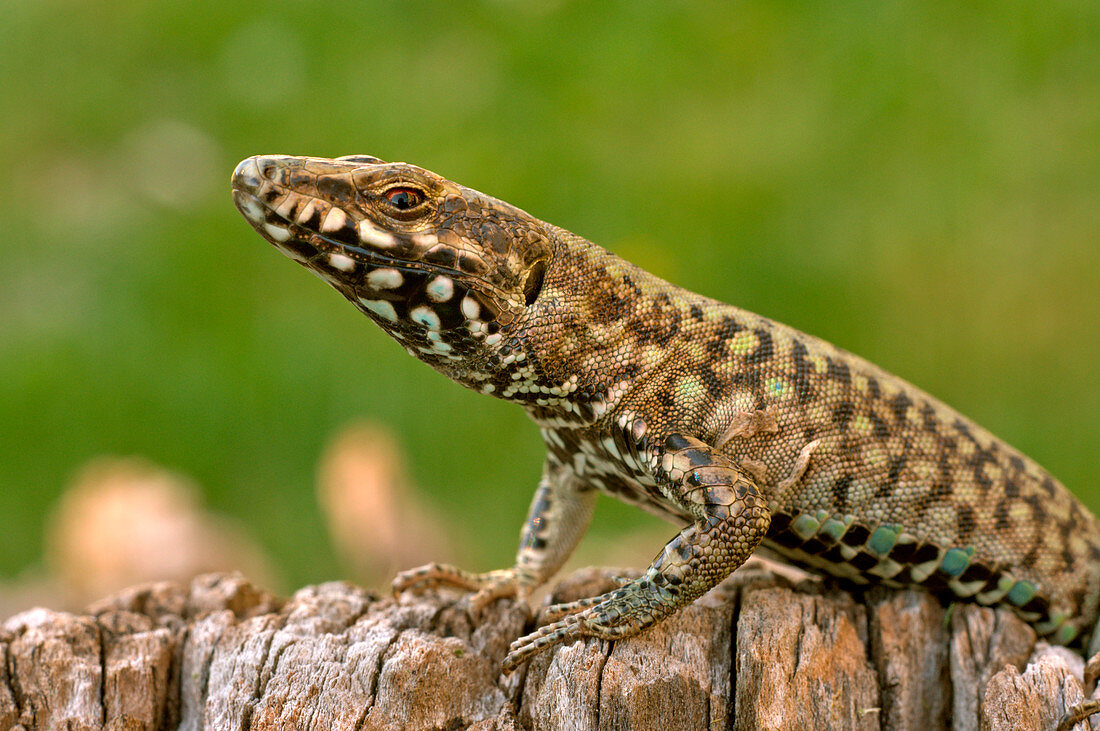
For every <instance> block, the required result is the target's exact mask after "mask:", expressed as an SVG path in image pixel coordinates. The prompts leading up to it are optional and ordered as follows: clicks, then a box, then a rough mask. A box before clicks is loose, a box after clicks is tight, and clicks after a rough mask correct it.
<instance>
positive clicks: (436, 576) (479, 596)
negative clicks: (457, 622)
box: [393, 563, 529, 618]
mask: <svg viewBox="0 0 1100 731" xmlns="http://www.w3.org/2000/svg"><path fill="white" fill-rule="evenodd" d="M432 586H453V587H456V588H459V589H464V590H466V591H472V592H474V594H473V596H471V597H470V599H469V604H468V611H469V613H470V616H471V617H474V618H477V617H480V616H481V615H482V613H483V612H484V610H485V607H487V606H489V604H491V603H492V602H494V601H496V600H497V599H504V598H507V597H518V598H520V599H523V598H525V597H526V595H527V592H528V591H529V583H528V582H527V581H526V580H525V576H524V575H523V574H522V573H521V572H520V571H519V569H516V568H510V569H499V570H497V571H488V572H486V573H484V574H475V573H472V572H470V571H464V570H463V569H460V568H457V567H455V566H450V565H448V564H439V563H430V564H426V565H424V566H420V567H418V568H415V569H409V570H408V571H402V572H400V573H399V574H397V576H395V577H394V579H393V594H394V596H398V595H399V594H401V593H403V592H405V591H408V590H409V589H413V588H419V587H432Z"/></svg>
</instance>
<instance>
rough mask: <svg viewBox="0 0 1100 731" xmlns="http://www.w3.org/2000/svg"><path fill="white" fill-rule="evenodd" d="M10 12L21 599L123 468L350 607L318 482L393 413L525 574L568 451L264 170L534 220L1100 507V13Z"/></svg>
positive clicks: (3, 124) (3, 272) (4, 455)
mask: <svg viewBox="0 0 1100 731" xmlns="http://www.w3.org/2000/svg"><path fill="white" fill-rule="evenodd" d="M0 9H2V11H3V12H2V15H3V18H4V23H3V25H2V27H0V109H2V113H0V159H2V160H3V161H4V162H3V168H4V175H2V176H0V225H2V227H3V235H2V236H0V577H4V576H7V577H11V576H15V575H18V574H20V573H21V572H25V571H26V570H28V567H34V566H36V565H38V564H39V563H40V561H41V542H42V524H43V519H44V516H45V515H46V514H47V512H48V510H49V509H50V506H51V505H52V504H53V503H54V502H55V501H56V499H57V497H58V495H59V494H60V492H61V491H62V489H63V487H64V486H65V484H66V482H67V481H68V480H70V479H71V478H72V475H73V474H74V472H75V471H76V470H77V469H78V468H79V467H80V465H81V464H83V463H84V462H85V461H87V460H88V459H90V458H92V457H95V456H98V455H104V454H117V455H129V454H139V455H144V456H146V457H148V458H150V459H152V460H154V461H156V462H158V463H160V464H163V465H165V466H167V467H169V468H170V469H173V470H177V471H179V472H182V473H185V474H188V475H191V476H192V477H194V478H195V479H196V480H197V481H198V482H199V483H200V484H201V485H202V486H203V489H204V491H205V492H204V497H205V499H206V501H207V503H208V504H209V505H210V506H211V507H213V508H214V509H215V510H217V511H220V512H223V513H227V514H230V515H232V516H234V517H236V518H237V519H239V520H240V521H242V522H244V523H245V524H246V525H247V527H248V530H249V531H250V533H251V535H252V536H253V537H254V538H256V539H257V540H259V541H260V542H261V543H262V544H263V545H264V547H265V548H266V549H267V550H268V551H269V552H270V553H271V554H272V555H273V556H274V558H275V560H276V563H277V564H278V566H279V569H280V571H281V572H282V574H283V580H284V581H285V582H286V585H287V586H288V587H296V586H298V585H300V584H303V583H305V582H315V581H319V580H323V579H329V578H334V577H339V576H341V569H340V567H339V565H338V562H337V561H336V559H335V557H334V555H333V552H332V549H331V548H330V547H329V545H328V539H327V538H326V536H325V532H324V528H323V526H322V521H321V518H320V513H319V511H318V508H317V506H316V503H315V498H314V493H313V482H314V474H315V469H316V467H315V465H316V462H317V459H318V456H319V453H320V452H321V450H322V448H323V445H324V444H325V442H326V440H327V439H329V438H330V436H331V435H332V433H333V432H334V431H335V430H336V429H337V428H339V427H340V426H341V425H343V424H345V423H347V422H348V421H350V420H353V419H355V418H357V417H361V416H366V417H371V418H373V419H375V420H377V421H381V422H384V423H386V424H388V425H390V426H391V427H392V428H393V429H394V430H395V431H396V433H397V434H398V436H399V438H400V439H401V440H402V442H403V444H404V445H405V447H406V448H407V450H408V462H409V463H410V464H411V465H412V470H413V473H414V478H415V481H416V483H417V484H418V485H420V486H421V487H422V488H423V490H424V491H425V493H426V494H427V495H428V497H429V498H430V499H431V501H432V502H434V503H435V504H436V505H437V506H439V508H440V510H441V511H442V512H443V514H445V515H446V516H447V518H448V520H450V521H452V522H453V524H454V525H455V527H456V531H457V532H458V533H459V535H461V536H464V537H465V540H469V541H471V542H472V543H471V546H470V549H471V550H470V551H469V553H470V554H471V555H473V556H475V557H476V560H475V563H477V564H478V566H477V567H478V568H488V567H494V566H501V565H505V564H507V563H508V562H509V561H510V560H511V556H512V554H513V550H514V545H515V539H516V535H517V531H518V527H519V524H520V521H521V520H522V516H523V514H524V512H525V510H526V507H527V504H528V501H529V499H530V495H531V492H532V489H533V486H534V484H535V481H536V479H537V476H538V474H539V471H540V465H541V456H540V455H541V452H542V449H541V447H540V443H539V439H538V435H537V432H536V430H535V428H534V427H533V426H532V425H531V424H529V423H528V422H527V419H526V417H525V416H524V414H523V413H522V412H521V411H520V410H519V409H517V408H515V407H512V406H509V405H507V404H503V403H500V402H497V401H494V400H492V399H489V398H485V397H482V396H479V395H476V394H474V393H472V392H466V391H463V390H461V389H460V388H458V387H456V386H454V385H453V384H451V383H449V382H447V381H446V380H445V379H443V378H442V377H441V376H439V375H437V374H435V373H434V372H432V371H431V370H430V369H428V368H427V367H425V366H423V365H420V364H417V363H414V362H412V361H411V360H410V359H409V358H408V356H407V355H406V354H405V353H404V351H403V350H402V349H401V348H399V347H397V346H396V345H395V344H394V343H392V342H390V341H389V340H388V339H387V338H386V337H385V336H383V335H382V333H381V332H380V331H378V330H377V329H375V328H373V327H372V326H371V325H370V323H369V322H368V321H367V320H366V319H365V318H364V317H363V316H362V315H360V314H358V313H357V312H355V311H354V310H353V309H352V308H351V307H349V306H348V305H347V304H346V303H345V302H344V301H343V300H342V299H341V298H340V297H339V296H338V295H337V294H336V293H334V292H333V291H331V290H330V289H329V288H327V287H325V286H323V285H322V284H320V283H319V282H318V281H317V280H316V279H314V278H313V277H310V276H308V275H306V273H305V272H304V271H302V270H301V269H300V268H299V267H297V266H295V265H293V264H292V263H291V262H289V261H288V260H287V259H285V258H284V257H282V256H281V255H279V254H278V253H277V252H276V251H274V250H273V249H272V248H271V247H270V246H268V245H266V244H265V243H264V242H263V241H262V240H260V239H259V237H257V236H256V235H255V234H254V233H253V232H252V231H251V230H250V229H249V227H248V226H247V225H246V224H245V222H244V220H243V219H242V218H241V217H240V216H239V215H238V214H237V212H236V211H235V209H234V208H233V205H232V202H231V199H230V195H229V185H228V182H229V174H230V171H232V169H233V167H234V165H235V164H236V163H237V161H239V160H240V159H242V158H244V157H246V156H248V155H252V154H256V153H290V154H302V155H321V156H337V155H343V154H350V153H369V154H374V155H378V156H380V157H383V158H385V159H391V160H408V161H410V162H416V163H418V164H421V165H423V166H425V167H428V168H430V169H432V170H436V171H438V172H440V173H442V174H444V175H446V176H448V177H451V178H453V179H455V180H458V181H460V182H462V183H465V184H467V185H470V186H472V187H475V188H478V189H481V190H484V191H486V192H488V193H491V194H493V195H496V196H498V197H501V198H504V199H506V200H508V201H511V202H513V203H515V204H517V205H519V206H521V207H523V208H526V209H527V210H529V211H531V212H532V213H533V214H535V215H537V216H539V217H541V218H544V219H547V220H549V221H552V222H554V223H556V224H559V225H561V226H564V227H566V228H569V229H572V230H574V231H576V232H578V233H580V234H582V235H584V236H586V237H588V238H590V239H592V240H594V241H596V242H597V243H600V244H602V245H604V246H606V247H608V248H610V249H612V250H614V251H616V252H618V253H620V254H622V255H624V256H625V257H627V258H629V259H632V260H633V261H635V262H636V263H638V264H640V265H642V266H644V267H646V268H648V269H650V270H651V271H653V272H655V273H657V274H659V275H660V276H663V277H665V278H667V279H671V280H673V281H675V282H677V283H679V284H682V285H685V286H687V287H689V288H691V289H695V290H698V291H701V292H703V293H706V294H708V295H711V296H714V297H717V298H720V299H723V300H726V301H729V302H732V303H735V304H738V305H741V306H743V307H747V308H749V309H752V310H755V311H758V312H761V313H763V314H766V315H769V316H771V317H774V318H776V319H779V320H782V321H785V322H788V323H790V324H793V325H795V326H796V327H799V328H801V329H803V330H806V331H809V332H812V333H814V334H817V335H820V336H823V337H825V338H826V339H828V340H831V341H833V342H836V343H837V344H839V345H841V346H843V347H846V348H848V349H850V350H854V351H856V352H857V353H860V354H861V355H864V356H866V357H868V358H870V359H871V360H873V361H875V362H878V363H880V364H881V365H883V366H885V367H886V368H888V369H889V370H892V371H894V372H897V373H899V374H900V375H902V376H904V377H906V378H908V379H910V380H912V381H913V382H915V383H917V384H918V385H920V386H922V387H924V388H926V389H927V390H929V391H931V392H933V393H935V394H937V395H939V396H940V397H942V398H943V399H944V400H946V401H947V402H948V403H950V404H952V405H954V406H956V407H957V408H959V409H960V410H961V411H963V412H964V413H966V414H968V415H971V416H972V417H974V418H975V419H976V420H977V421H979V422H980V423H982V424H984V425H986V426H987V427H988V428H990V429H991V430H992V431H994V432H995V433H997V434H999V435H1001V436H1003V437H1004V438H1006V439H1007V440H1009V441H1010V442H1012V443H1013V444H1015V445H1017V446H1018V447H1020V448H1021V449H1023V450H1024V451H1025V452H1027V453H1029V454H1031V455H1033V456H1034V457H1035V458H1036V459H1038V460H1039V461H1040V462H1041V463H1043V464H1044V465H1046V466H1047V467H1048V468H1049V469H1051V470H1052V471H1053V472H1054V473H1055V474H1057V475H1058V476H1060V477H1061V479H1062V480H1063V481H1064V482H1065V483H1066V484H1067V485H1069V486H1070V488H1071V489H1073V490H1074V491H1075V492H1076V493H1077V494H1078V495H1080V496H1081V497H1082V498H1083V499H1084V500H1085V501H1086V502H1087V503H1088V504H1089V505H1090V506H1091V507H1092V508H1093V509H1094V510H1097V509H1100V464H1098V462H1097V459H1096V456H1095V455H1096V453H1097V446H1098V445H1100V379H1098V378H1097V375H1096V363H1097V362H1098V360H1100V338H1098V322H1100V296H1098V294H1097V293H1098V291H1100V4H1098V3H1097V2H1096V1H1095V0H1080V1H1078V2H1059V1H1057V0H1055V1H1053V2H1052V1H1051V0H1034V1H1031V0H1027V1H1017V0H998V2H973V3H954V2H952V3H942V2H908V3H902V2H891V1H886V2H882V1H879V0H876V1H875V2H846V1H841V2H836V1H834V0H829V1H828V2H816V3H787V2H762V3H757V2H739V3H698V4H695V3H687V2H639V1H638V0H634V1H633V2H608V3H596V2H565V1H560V2H534V1H531V2H520V1H519V0H496V1H495V2H488V1H486V2H447V3H423V2H413V3H391V2H384V3H342V2H332V0H326V1H324V2H312V1H310V2H306V1H302V0H297V1H295V2H279V1H277V0H266V1H265V2H262V3H259V2H241V3H231V2H224V0H221V1H219V2H208V1H199V2H188V3H164V2H109V3H86V2H71V1H62V0H56V1H49V0H46V1H43V2H18V1H17V2H10V1H9V2H3V3H0ZM644 519H645V518H644V517H643V516H641V515H640V514H638V513H636V512H634V511H632V510H630V509H625V508H620V507H614V506H612V505H611V503H610V502H609V501H605V502H604V503H602V504H601V508H600V509H599V511H598V516H597V521H596V524H595V526H594V529H593V530H594V532H595V533H596V534H597V538H598V536H600V535H602V536H604V537H605V539H607V538H609V537H612V536H614V535H618V534H619V533H620V532H622V531H629V530H631V529H632V528H636V527H637V526H639V525H641V521H642V520H644ZM670 532H671V529H670ZM657 548H658V546H656V545H654V546H653V550H654V552H655V551H656V550H657ZM440 558H446V557H440Z"/></svg>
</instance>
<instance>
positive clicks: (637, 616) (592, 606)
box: [502, 580, 668, 673]
mask: <svg viewBox="0 0 1100 731" xmlns="http://www.w3.org/2000/svg"><path fill="white" fill-rule="evenodd" d="M653 599H654V597H651V596H647V595H646V593H645V589H643V588H641V586H640V584H639V583H638V582H637V581H636V580H635V581H632V582H631V583H630V584H627V585H624V586H623V587H621V588H619V589H616V590H614V591H611V592H608V593H607V594H601V595H600V596H596V597H591V598H588V599H580V600H578V601H575V602H568V603H566V604H556V605H554V606H552V607H549V608H548V609H546V613H545V615H544V616H545V617H547V618H550V619H553V618H554V617H560V616H562V615H567V616H565V618H564V619H559V620H558V621H556V622H553V623H551V624H548V625H545V626H543V627H540V628H539V629H537V630H535V631H534V632H532V633H531V634H529V635H526V636H524V637H520V638H519V639H518V640H516V641H515V642H513V643H512V645H511V646H510V647H509V648H508V656H507V657H506V658H504V664H503V668H502V669H503V670H504V672H506V673H510V672H512V671H513V670H515V669H516V668H517V667H518V666H519V665H520V663H522V662H523V661H525V660H527V659H528V658H529V657H531V656H532V655H535V654H537V653H539V652H542V651H543V650H546V649H548V648H550V647H553V646H554V645H557V644H560V643H563V642H568V641H570V640H576V639H580V638H582V637H597V638H599V639H602V640H616V639H621V638H623V637H630V636H632V635H635V634H637V633H639V632H641V631H642V630H643V629H645V628H647V627H649V626H650V625H652V624H654V623H655V622H656V621H657V620H659V619H661V618H663V617H664V616H665V615H666V614H667V613H668V612H667V611H662V610H661V609H660V608H659V607H658V606H654V602H653Z"/></svg>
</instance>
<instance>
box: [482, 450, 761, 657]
mask: <svg viewBox="0 0 1100 731" xmlns="http://www.w3.org/2000/svg"><path fill="white" fill-rule="evenodd" d="M650 455H651V459H650V464H651V465H653V464H655V466H654V467H653V468H652V473H653V476H654V477H655V478H656V480H657V484H658V485H659V486H661V488H662V491H664V492H665V493H666V496H667V497H668V498H669V499H670V500H672V501H674V502H675V503H677V504H678V505H680V506H681V507H683V508H684V510H686V511H687V512H688V513H689V514H690V515H692V516H693V517H694V518H695V520H694V522H693V523H692V524H691V525H689V526H688V527H687V528H685V529H684V530H682V531H680V533H679V535H677V536H676V537H675V538H673V539H672V540H671V541H669V542H668V544H667V545H665V548H664V550H663V551H661V553H660V554H659V555H658V556H657V558H655V559H654V560H653V563H652V564H651V565H650V567H649V569H647V570H646V572H645V573H644V574H643V575H642V576H640V577H638V578H637V579H633V580H631V581H629V582H627V583H625V584H623V585H622V586H621V587H619V588H618V589H615V590H614V591H610V592H608V593H606V594H602V595H600V596H596V597H592V598H589V599H582V600H580V601H577V602H571V603H569V604H560V605H557V606H554V607H550V608H549V609H548V610H547V612H548V615H549V616H550V617H551V618H553V617H556V616H561V615H563V614H567V615H568V616H566V617H565V618H564V619H561V620H559V621H557V622H554V623H553V624H549V625H546V626H544V627H542V628H540V629H539V630H537V631H535V632H533V633H531V634H529V635H527V636H525V637H521V638H520V639H518V640H516V641H515V642H514V643H512V646H511V647H510V648H509V652H508V657H506V658H505V660H504V666H503V667H504V671H505V672H510V671H512V670H514V669H515V668H516V667H517V666H518V665H519V664H520V663H521V662H523V661H524V660H526V659H527V658H528V657H530V656H532V655H534V654H535V653H538V652H541V651H542V650H545V649H547V648H549V647H552V646H554V645H556V644H558V643H561V642H566V641H569V640H573V639H577V638H581V637H599V638H601V639H605V640H614V639H619V638H623V637H629V636H631V635H634V634H637V633H638V632H641V631H642V630H644V629H646V628H647V627H650V626H652V625H653V624H655V623H657V622H658V621H660V620H662V619H664V618H665V617H667V616H669V615H670V614H673V613H674V612H676V611H678V610H679V609H681V608H682V607H684V606H686V605H687V604H689V603H691V602H692V601H694V600H695V599H696V598H698V597H700V596H702V595H703V594H705V593H706V592H707V591H709V590H710V589H712V588H713V587H714V586H716V585H717V584H718V583H719V582H720V581H722V579H724V578H726V577H727V576H728V575H729V574H730V573H732V572H733V570H734V569H736V568H737V567H738V566H740V565H741V564H742V563H744V561H745V559H747V558H748V557H749V556H750V555H751V554H752V552H753V550H754V549H755V548H756V546H757V545H758V544H759V543H760V541H761V540H762V539H763V538H764V535H765V533H766V532H767V530H768V525H769V523H770V522H771V515H770V513H769V512H768V506H767V503H766V501H765V499H764V498H763V496H762V495H761V494H760V490H759V489H758V487H757V485H756V483H755V482H754V481H753V478H752V477H751V476H750V475H749V474H748V473H746V472H745V471H744V470H742V469H741V468H740V467H738V466H736V465H734V464H733V463H732V462H730V460H728V459H727V458H726V457H724V456H723V455H722V454H720V453H719V452H717V451H716V450H715V449H714V448H712V447H711V446H709V445H707V444H705V443H703V442H701V441H699V440H698V439H695V438H693V437H687V436H683V435H680V434H673V435H670V436H668V437H667V438H666V439H665V440H664V442H663V444H661V445H660V446H658V447H655V448H652V451H651V452H650Z"/></svg>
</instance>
